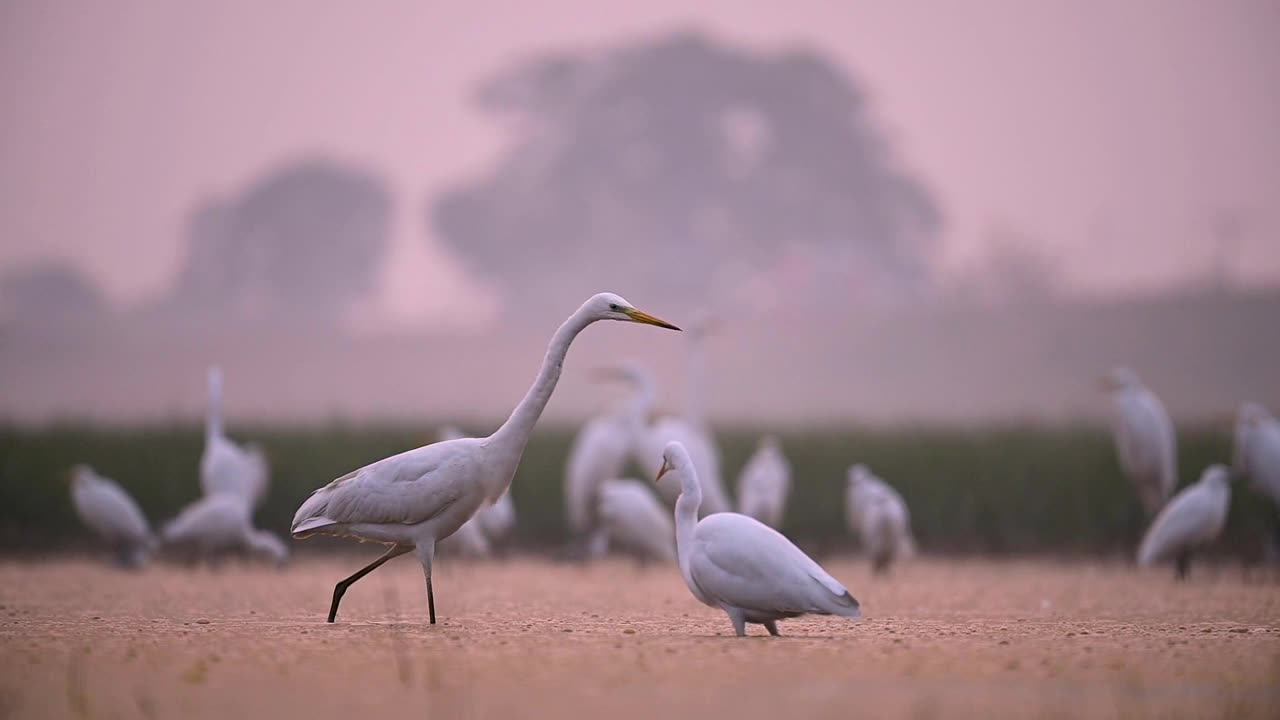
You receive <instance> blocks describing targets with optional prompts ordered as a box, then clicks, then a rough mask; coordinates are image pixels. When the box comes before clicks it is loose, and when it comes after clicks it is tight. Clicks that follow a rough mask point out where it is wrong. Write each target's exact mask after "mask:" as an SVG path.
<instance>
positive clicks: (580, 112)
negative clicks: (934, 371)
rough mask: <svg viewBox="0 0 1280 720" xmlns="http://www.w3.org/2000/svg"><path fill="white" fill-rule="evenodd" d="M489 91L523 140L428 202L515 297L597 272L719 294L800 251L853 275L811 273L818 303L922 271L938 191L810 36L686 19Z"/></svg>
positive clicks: (909, 282) (568, 289)
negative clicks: (750, 36) (762, 51)
mask: <svg viewBox="0 0 1280 720" xmlns="http://www.w3.org/2000/svg"><path fill="white" fill-rule="evenodd" d="M479 104H480V106H481V107H482V108H484V109H485V110H487V111H489V112H491V113H492V114H494V115H497V116H499V117H502V118H507V119H509V120H510V121H511V122H512V125H513V133H514V136H515V141H514V143H513V145H512V146H511V147H510V149H509V150H508V151H507V153H506V154H505V155H504V156H503V157H502V158H501V159H500V160H499V162H498V165H497V167H496V168H495V169H494V171H493V172H492V173H491V174H490V175H489V176H487V177H485V178H482V179H480V180H479V181H477V182H474V183H471V184H467V185H464V186H461V187H457V188H454V189H452V190H450V191H448V192H446V193H444V194H443V195H442V196H441V197H439V198H438V199H437V200H436V201H435V202H434V203H433V205H432V207H431V209H430V215H431V218H432V220H433V222H434V223H435V225H436V227H437V228H438V230H439V232H440V234H441V235H442V236H443V238H444V240H445V241H446V242H447V243H448V244H449V245H450V246H451V247H452V248H453V249H454V250H455V251H456V252H457V253H458V254H459V255H460V256H461V257H463V258H464V259H465V260H466V261H467V262H468V263H469V264H470V266H471V267H472V268H473V269H474V270H476V271H477V272H479V273H481V274H484V275H489V276H491V277H493V278H494V279H495V280H497V281H498V282H499V284H500V285H501V286H502V287H503V288H504V290H506V291H507V292H508V294H509V295H518V296H520V297H521V300H522V301H524V300H526V299H529V298H537V299H538V300H539V301H545V302H550V303H554V304H555V305H556V306H557V307H560V308H563V307H564V306H565V305H566V304H567V303H570V302H573V301H576V300H578V299H580V298H581V297H582V296H583V295H585V294H587V293H590V292H593V291H596V290H599V289H601V288H605V287H608V288H611V289H617V290H619V291H622V292H630V291H637V294H640V293H639V292H638V290H641V289H642V290H643V291H644V294H645V295H652V294H655V293H663V294H665V295H666V296H667V297H672V296H674V299H676V300H684V301H689V302H693V303H698V302H703V301H706V300H712V301H714V300H715V299H716V298H721V299H723V298H725V297H726V296H731V295H732V294H734V293H736V292H737V291H738V290H740V288H741V286H742V285H743V284H744V283H746V282H758V281H759V278H760V277H762V276H763V277H766V278H768V277H774V276H777V275H779V274H782V275H785V274H786V271H785V269H783V270H779V268H780V267H782V266H784V265H785V264H786V261H787V258H795V257H797V256H799V257H808V258H818V265H820V266H824V267H825V269H828V270H829V269H830V268H836V269H837V270H838V272H837V273H836V274H837V275H838V276H839V277H841V278H843V279H844V282H838V281H831V279H830V278H829V277H828V275H829V273H828V274H825V275H818V276H815V277H818V278H819V280H823V279H825V280H826V282H825V284H826V285H827V286H829V287H828V288H827V291H826V292H825V293H819V294H817V298H818V299H828V300H829V299H832V297H831V295H830V294H831V293H834V295H835V297H840V298H843V297H847V296H848V292H849V289H850V288H849V287H846V286H848V285H852V284H855V283H873V284H880V285H883V286H886V287H888V288H891V289H892V290H893V291H895V292H898V293H907V294H910V293H913V292H914V291H915V290H917V289H920V288H921V287H923V286H924V285H926V284H927V283H928V282H929V279H930V278H929V267H928V253H929V252H930V251H931V250H932V248H933V247H934V242H935V240H936V235H937V230H938V227H939V223H940V219H939V213H938V210H937V207H936V205H935V203H934V201H933V200H932V198H931V197H930V195H929V194H928V193H927V192H926V190H925V189H924V188H923V187H922V186H921V185H920V184H919V183H917V182H916V181H915V180H913V179H912V178H910V177H908V176H907V175H905V174H904V173H902V172H901V171H900V170H899V169H898V168H897V167H896V166H895V163H894V160H893V157H892V153H891V149H890V147H889V145H888V143H887V142H886V141H885V139H884V137H883V136H882V135H881V134H880V133H879V132H878V131H877V129H876V128H874V127H873V125H872V123H871V121H870V119H869V117H868V111H867V104H866V101H865V99H864V97H863V95H862V93H861V92H860V91H859V90H858V89H857V87H856V86H855V84H854V83H853V81H852V80H850V79H849V78H848V77H847V76H846V75H845V74H843V73H842V72H841V71H840V70H839V69H838V68H837V67H836V66H835V65H834V64H833V63H832V62H830V61H828V60H826V59H825V58H823V57H822V56H821V55H819V54H817V53H815V52H812V51H804V50H797V51H792V52H787V53H782V54H777V55H759V54H754V53H751V52H746V51H742V50H738V49H735V48H731V47H726V46H723V45H719V44H717V43H715V42H712V41H711V40H709V39H707V38H705V37H703V36H701V35H699V34H696V33H676V34H673V35H669V36H665V37H662V38H658V39H657V40H654V41H647V42H641V43H638V44H634V45H627V46H623V47H618V48H614V49H607V50H603V51H600V52H596V53H583V54H569V53H555V54H550V55H546V56H542V57H538V58H534V59H532V60H530V61H528V62H526V63H524V64H521V65H518V66H516V67H514V68H513V69H510V70H509V71H507V72H504V73H501V74H499V75H498V76H497V77H494V78H492V79H490V80H489V81H488V82H486V83H484V84H483V85H482V86H481V87H480V91H479ZM797 253H799V255H797ZM805 290H806V298H808V299H809V300H812V299H814V294H813V289H812V288H811V287H810V288H805ZM784 291H785V290H784Z"/></svg>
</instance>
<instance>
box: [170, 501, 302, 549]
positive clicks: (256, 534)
mask: <svg viewBox="0 0 1280 720" xmlns="http://www.w3.org/2000/svg"><path fill="white" fill-rule="evenodd" d="M252 514H253V511H252V509H251V508H250V507H249V506H248V505H247V504H246V503H245V502H244V500H243V499H242V498H240V497H238V496H237V495H235V494H232V493H215V494H213V495H206V496H204V497H202V498H200V499H199V500H196V501H195V502H193V503H191V504H190V505H188V506H186V507H185V508H183V509H182V512H180V513H178V515H177V517H175V518H173V519H172V520H170V521H169V522H168V523H167V524H166V525H165V526H164V528H163V529H162V530H161V531H160V538H161V539H162V540H163V541H164V544H165V546H166V547H168V548H173V549H178V550H187V551H189V552H190V553H192V554H193V556H195V557H199V558H201V559H203V560H206V561H213V560H216V559H217V558H218V557H219V556H221V555H225V554H229V553H245V554H248V555H251V556H253V557H258V558H262V559H266V560H270V561H272V562H274V563H275V564H276V565H283V564H284V563H285V562H286V561H287V560H288V559H289V549H288V548H287V547H285V545H284V543H283V542H281V541H280V538H277V537H276V536H275V535H273V534H271V533H270V532H267V531H266V530H258V529H257V528H255V527H253V520H252V517H251V515H252Z"/></svg>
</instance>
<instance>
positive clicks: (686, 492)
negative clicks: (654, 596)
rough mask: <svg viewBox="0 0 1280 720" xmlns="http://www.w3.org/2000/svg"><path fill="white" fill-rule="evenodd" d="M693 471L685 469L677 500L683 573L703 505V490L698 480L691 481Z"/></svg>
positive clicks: (680, 559) (677, 524) (677, 547)
mask: <svg viewBox="0 0 1280 720" xmlns="http://www.w3.org/2000/svg"><path fill="white" fill-rule="evenodd" d="M692 474H693V471H692V470H691V469H689V468H685V469H684V470H682V471H681V474H680V481H681V482H680V497H679V498H677V499H676V557H677V558H678V559H679V561H680V569H681V571H685V570H686V569H687V568H688V562H689V553H690V552H692V551H693V531H694V529H695V528H697V526H698V508H699V506H701V505H702V488H701V487H699V486H698V480H697V478H693V479H692V480H691V481H690V479H689V476H690V475H692Z"/></svg>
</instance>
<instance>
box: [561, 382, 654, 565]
mask: <svg viewBox="0 0 1280 720" xmlns="http://www.w3.org/2000/svg"><path fill="white" fill-rule="evenodd" d="M592 375H593V376H594V377H595V378H597V379H601V380H621V381H622V382H624V383H626V384H627V385H628V386H629V387H630V389H631V393H630V395H629V396H628V397H627V398H626V399H625V400H624V401H623V402H622V403H621V404H620V405H619V406H618V407H617V408H615V409H613V410H611V411H609V412H606V413H603V414H601V415H598V416H596V417H593V418H591V419H590V420H588V421H587V422H586V424H584V425H583V426H582V429H581V430H579V431H578V434H577V435H575V436H574V438H573V444H572V445H570V447H569V459H568V461H567V462H566V463H565V473H564V503H565V517H566V518H567V519H568V521H569V531H570V532H571V533H572V534H573V535H574V536H575V537H576V538H577V540H578V541H580V542H585V543H586V545H587V547H586V551H587V555H588V556H591V555H595V554H599V553H600V552H603V549H604V548H603V546H602V541H604V540H605V536H604V535H603V534H601V533H600V528H599V522H598V520H599V516H598V514H597V510H598V509H599V499H600V487H601V484H602V483H604V482H605V481H607V480H611V479H613V478H617V477H619V476H621V475H622V472H623V470H624V469H625V467H626V464H627V458H628V457H630V455H631V453H632V450H633V448H632V444H633V442H634V441H635V438H637V437H638V436H639V434H640V433H641V432H642V431H643V429H644V425H645V423H646V422H647V421H648V415H649V411H650V410H651V409H652V407H653V398H654V394H655V387H654V382H653V376H652V375H650V374H649V372H648V371H647V370H645V369H644V368H643V367H641V366H640V365H638V364H636V363H632V362H624V363H621V364H619V365H618V366H617V367H610V368H600V369H597V370H595V371H594V372H593V373H592Z"/></svg>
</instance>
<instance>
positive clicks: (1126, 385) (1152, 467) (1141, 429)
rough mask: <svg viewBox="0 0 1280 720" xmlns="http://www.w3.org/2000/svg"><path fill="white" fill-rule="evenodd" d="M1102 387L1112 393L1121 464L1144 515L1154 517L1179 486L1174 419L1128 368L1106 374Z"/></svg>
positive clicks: (1115, 435)
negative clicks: (1135, 491) (1135, 492)
mask: <svg viewBox="0 0 1280 720" xmlns="http://www.w3.org/2000/svg"><path fill="white" fill-rule="evenodd" d="M1102 386H1103V388H1104V389H1105V390H1107V391H1108V392H1110V394H1111V403H1112V427H1111V429H1112V435H1113V436H1114V438H1115V443H1116V453H1117V454H1118V455H1119V456H1120V467H1121V469H1123V470H1124V473H1125V474H1126V475H1128V476H1129V479H1130V480H1131V481H1132V482H1133V485H1134V488H1135V489H1136V490H1137V491H1138V499H1139V500H1140V501H1141V502H1142V507H1143V509H1144V510H1146V512H1147V515H1148V516H1149V517H1154V516H1155V514H1156V513H1158V512H1160V508H1162V507H1164V504H1165V502H1166V501H1168V499H1169V496H1170V495H1172V494H1173V491H1174V490H1175V489H1177V487H1178V453H1177V438H1176V436H1175V434H1174V429H1173V421H1172V420H1170V419H1169V413H1168V411H1166V410H1165V408H1164V405H1163V404H1162V403H1161V402H1160V398H1158V397H1156V396H1155V393H1153V392H1151V391H1150V390H1148V389H1147V388H1146V387H1144V386H1143V384H1142V381H1141V380H1139V379H1138V375H1137V373H1135V372H1134V371H1132V370H1130V369H1129V368H1116V369H1114V370H1112V371H1111V372H1109V373H1107V375H1106V376H1105V377H1104V378H1103V379H1102Z"/></svg>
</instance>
